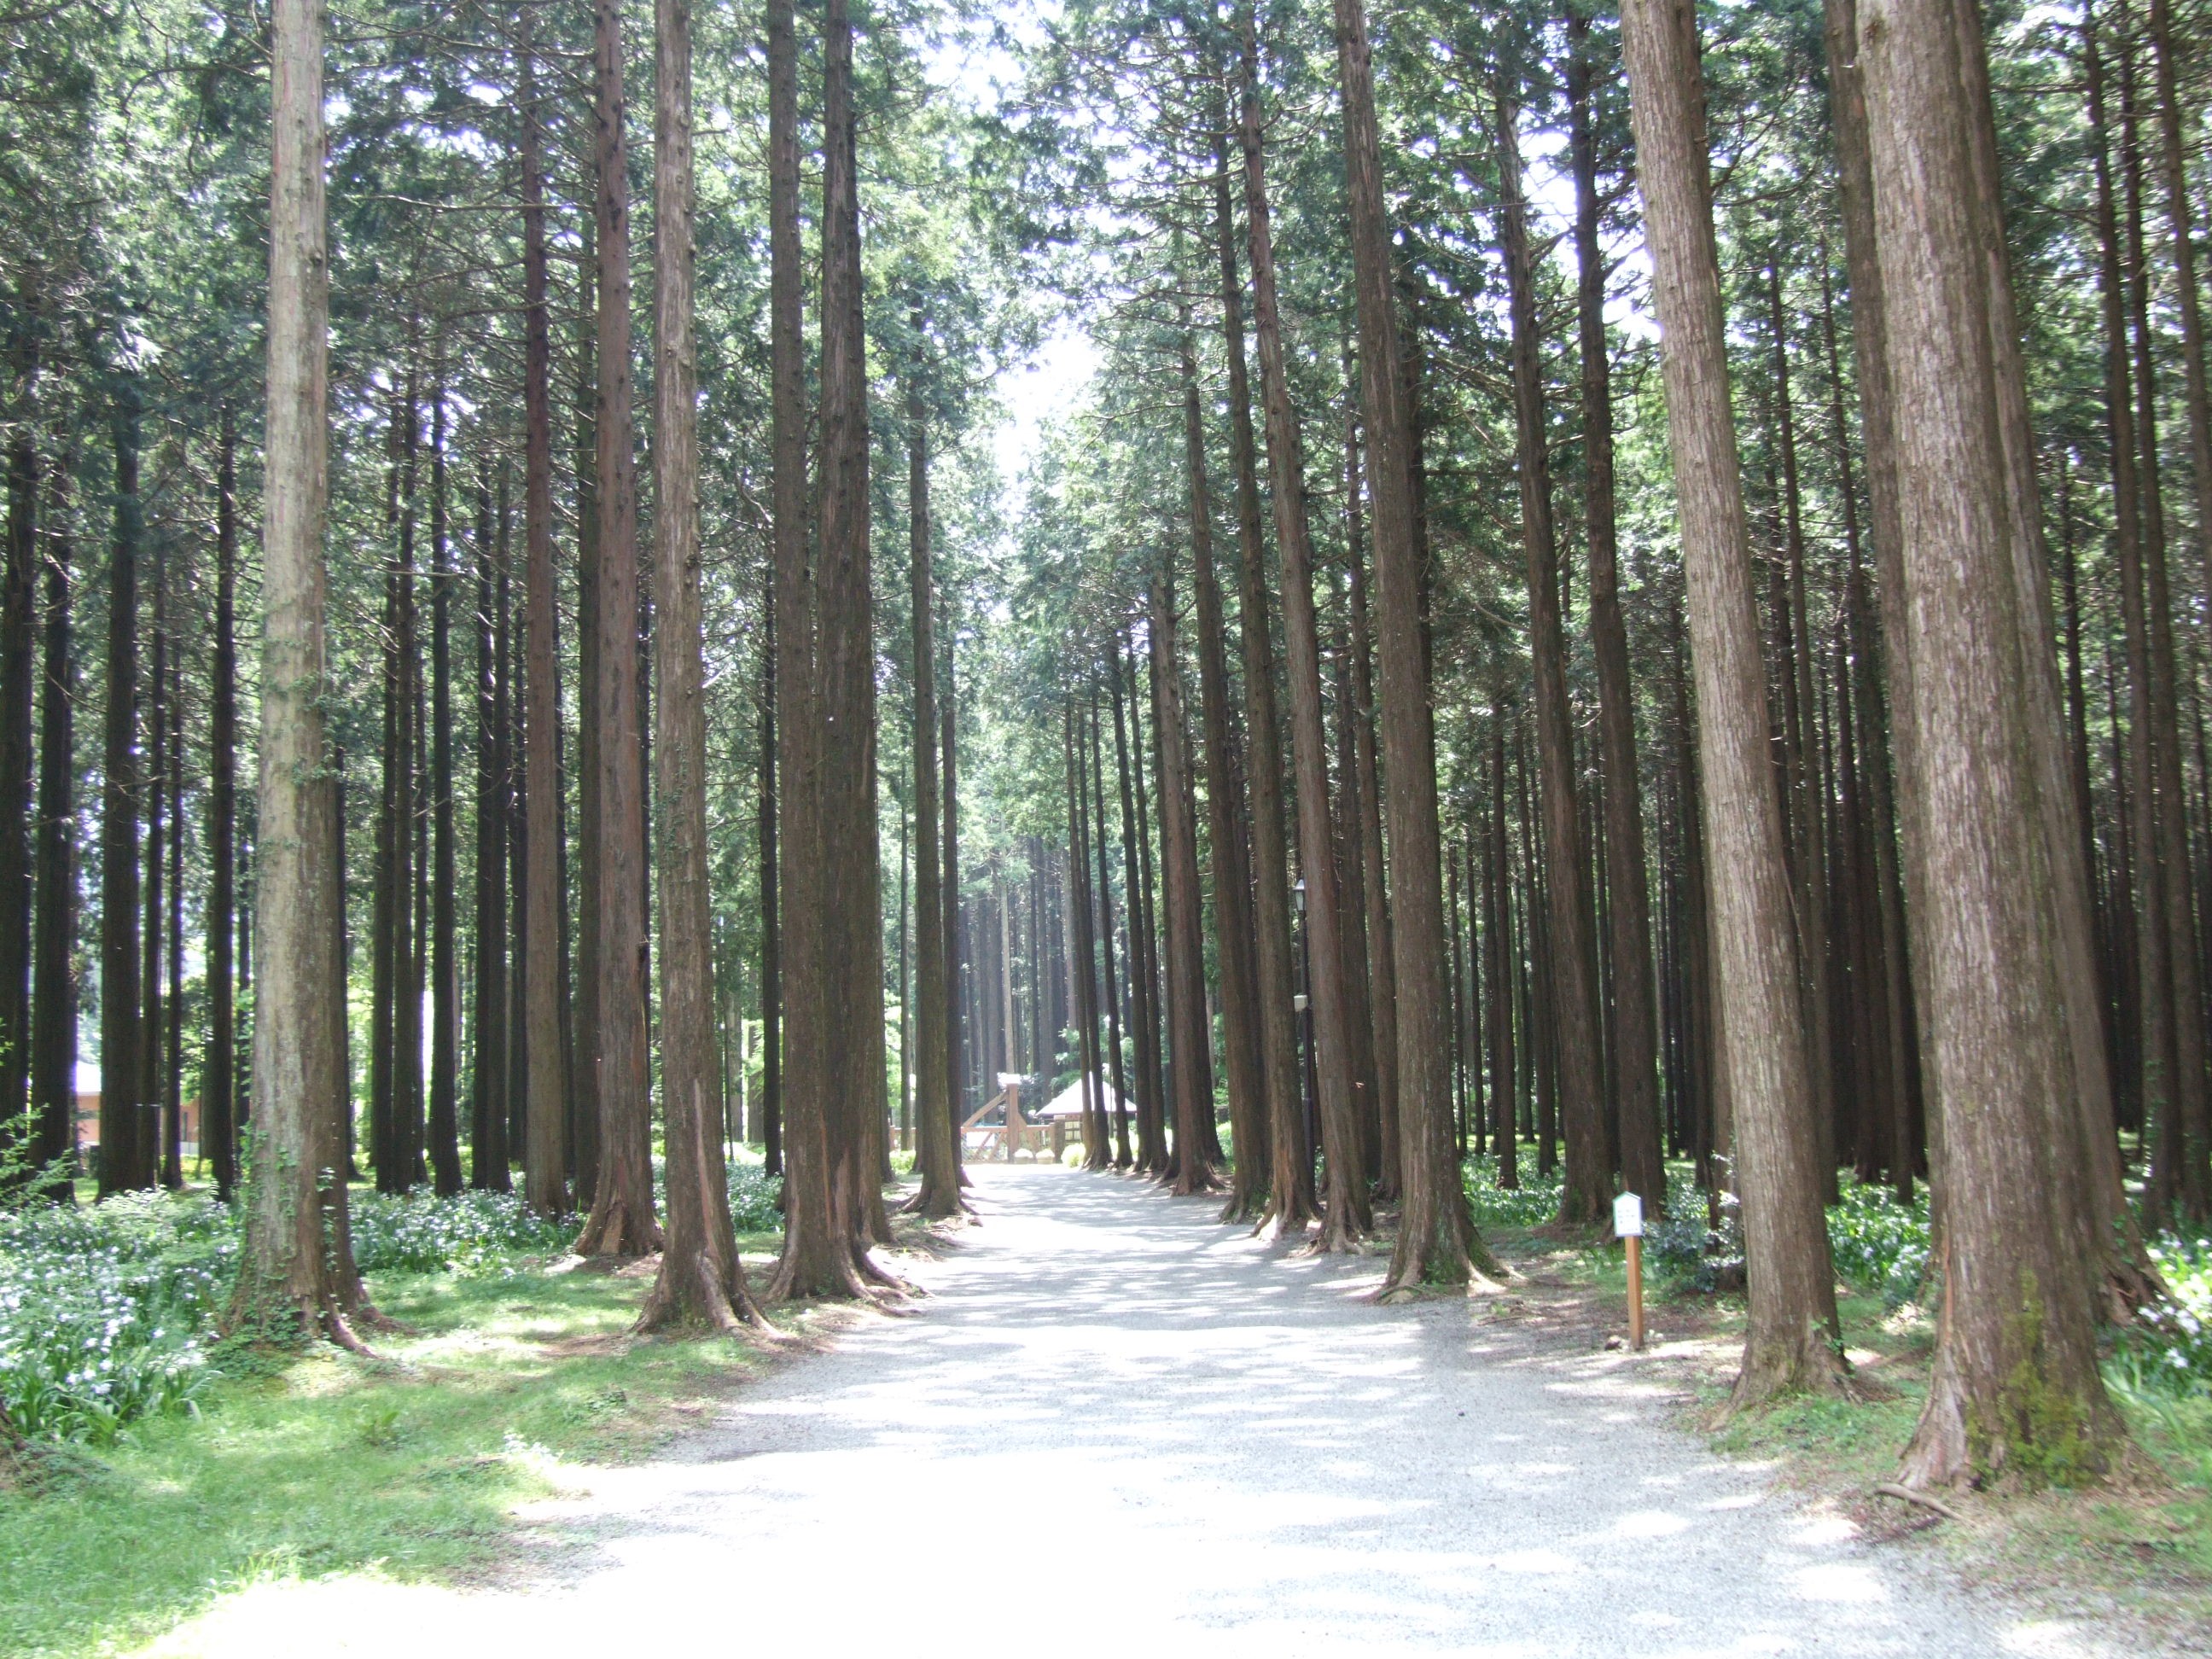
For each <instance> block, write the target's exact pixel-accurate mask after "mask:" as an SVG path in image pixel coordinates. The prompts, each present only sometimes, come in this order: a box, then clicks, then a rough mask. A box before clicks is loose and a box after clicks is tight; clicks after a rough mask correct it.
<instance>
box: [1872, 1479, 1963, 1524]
mask: <svg viewBox="0 0 2212 1659" xmlns="http://www.w3.org/2000/svg"><path fill="white" fill-rule="evenodd" d="M1874 1495H1875V1497H1877V1498H1895V1499H1897V1501H1898V1502H1899V1503H1900V1504H1918V1505H1919V1506H1920V1507H1921V1508H1922V1509H1923V1510H1934V1511H1935V1512H1936V1514H1938V1515H1940V1516H1942V1517H1943V1518H1944V1519H1945V1520H1946V1521H1956V1520H1958V1519H1960V1515H1959V1511H1958V1510H1954V1509H1953V1508H1952V1507H1951V1506H1950V1505H1949V1504H1946V1503H1945V1502H1943V1500H1942V1498H1936V1497H1932V1496H1930V1495H1929V1493H1927V1492H1916V1491H1915V1490H1913V1488H1911V1486H1899V1485H1898V1483H1897V1482H1896V1481H1894V1480H1885V1481H1883V1482H1882V1483H1881V1485H1880V1486H1876V1487H1875V1489H1874Z"/></svg>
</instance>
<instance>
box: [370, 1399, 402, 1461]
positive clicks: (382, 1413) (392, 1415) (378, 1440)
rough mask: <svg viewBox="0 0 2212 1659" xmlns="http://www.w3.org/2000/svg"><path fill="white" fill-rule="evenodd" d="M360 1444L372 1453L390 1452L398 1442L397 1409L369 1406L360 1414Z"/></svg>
mask: <svg viewBox="0 0 2212 1659" xmlns="http://www.w3.org/2000/svg"><path fill="white" fill-rule="evenodd" d="M360 1427H361V1443H362V1445H364V1446H367V1447H368V1449H370V1450H372V1451H392V1450H394V1449H397V1447H398V1444H399V1440H400V1431H399V1407H397V1406H371V1407H369V1408H368V1410H367V1411H364V1412H363V1413H362V1414H361V1425H360Z"/></svg>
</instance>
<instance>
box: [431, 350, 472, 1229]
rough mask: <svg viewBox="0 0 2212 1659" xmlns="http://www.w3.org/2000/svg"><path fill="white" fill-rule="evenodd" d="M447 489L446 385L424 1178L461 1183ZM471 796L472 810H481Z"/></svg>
mask: <svg viewBox="0 0 2212 1659" xmlns="http://www.w3.org/2000/svg"><path fill="white" fill-rule="evenodd" d="M446 509H447V497H446V388H445V384H444V376H443V374H441V375H440V377H439V380H438V382H437V383H436V385H435V387H434V390H433V392H432V398H431V404H430V1178H431V1182H432V1183H433V1185H434V1186H435V1188H436V1190H437V1192H438V1194H439V1195H440V1196H441V1197H449V1196H451V1195H452V1194H455V1193H458V1192H459V1191H460V1190H461V1125H460V1071H461V963H460V941H459V936H458V933H457V931H456V927H455V917H454V909H453V888H454V885H455V883H456V881H457V880H458V877H457V875H456V873H455V866H456V863H457V860H458V855H457V854H456V853H455V851H454V846H453V834H454V831H453V586H454V584H455V583H456V582H457V581H458V580H459V570H458V569H457V568H455V566H454V564H453V548H452V538H451V536H450V534H449V531H448V515H447V510H446ZM477 811H479V812H481V811H483V804H482V803H481V802H479V803H478V804H477Z"/></svg>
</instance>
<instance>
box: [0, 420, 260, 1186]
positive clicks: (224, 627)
mask: <svg viewBox="0 0 2212 1659" xmlns="http://www.w3.org/2000/svg"><path fill="white" fill-rule="evenodd" d="M224 414H225V417H226V418H225V423H224V425H223V427H222V430H223V432H224V434H225V435H226V436H227V435H228V434H229V431H230V427H229V425H228V418H227V417H228V409H227V408H226V410H225V411H224ZM228 453H229V450H228V446H226V447H225V449H224V451H223V454H224V456H225V458H227V457H228ZM69 471H70V469H69V466H68V465H67V463H66V461H64V463H62V464H60V465H56V466H55V467H54V468H53V469H52V473H51V475H50V476H51V478H52V485H51V489H50V492H49V495H48V500H49V501H50V502H51V504H52V508H53V511H52V514H51V518H52V526H53V528H52V532H51V533H50V534H49V535H48V536H47V538H46V627H45V634H46V638H45V644H44V648H45V659H44V661H43V662H42V663H41V665H40V694H39V823H38V852H37V878H36V879H37V884H38V892H37V902H38V918H37V922H36V929H37V931H36V933H35V934H34V935H33V939H32V946H31V949H32V964H31V969H32V978H31V1106H32V1110H33V1112H34V1113H35V1114H36V1116H37V1120H38V1122H37V1128H36V1132H35V1133H36V1143H35V1146H34V1148H33V1157H34V1158H36V1159H37V1160H38V1163H39V1164H40V1166H41V1167H45V1166H46V1165H50V1164H52V1163H53V1162H54V1161H55V1160H56V1159H57V1158H73V1157H74V1154H75V1153H76V1045H77V987H76V971H75V963H74V960H73V959H74V957H75V955H76V934H77V871H76V662H75V660H74V658H73V654H72V649H71V644H70V598H71V592H70V590H71V586H72V583H71V579H70V555H71V538H70V532H69V522H70V520H69V513H68V495H67V493H66V492H67V489H68V487H69ZM217 477H218V485H219V493H218V495H217V502H218V507H217V519H216V526H217V556H218V561H219V562H218V577H219V578H220V575H221V574H222V572H223V571H225V570H227V569H229V568H234V556H235V553H236V546H237V533H238V532H237V514H236V513H235V512H229V513H225V512H224V511H223V504H224V503H227V502H228V501H229V499H230V496H229V492H228V489H222V486H225V485H228V484H229V483H230V482H231V474H230V471H229V470H228V467H223V468H222V469H221V470H220V471H218V474H217ZM224 526H228V531H229V540H228V547H229V550H230V551H231V553H232V555H233V564H231V565H226V564H223V563H222V562H220V561H221V558H222V550H223V548H224V546H225V543H224V541H223V538H222V531H223V528H224ZM230 597H231V595H230V590H228V588H227V587H225V586H224V585H223V584H222V581H221V580H218V582H217V586H216V648H215V666H214V673H215V683H216V720H217V721H218V722H219V721H220V720H221V717H222V712H223V711H224V709H225V708H226V703H225V701H224V697H223V690H224V688H225V686H226V684H229V683H234V681H235V678H236V672H235V665H236V647H235V645H234V640H235V637H236V634H235V629H234V628H233V627H231V626H230V625H229V624H230V621H231V612H230V611H229V610H228V609H227V608H226V602H227V601H228V599H230ZM226 669H228V670H229V671H230V673H229V680H228V682H227V681H226V678H225V671H226ZM216 735H217V736H218V738H220V736H221V735H222V727H221V726H220V725H219V724H218V725H217V726H216ZM215 757H216V761H215V766H214V778H213V781H212V787H211V789H210V794H211V796H213V797H214V798H215V799H217V800H220V801H222V802H224V803H226V804H227V803H228V799H229V795H228V788H227V785H228V782H229V780H230V778H231V777H234V775H235V766H234V764H233V766H232V768H231V769H229V770H228V773H227V772H226V769H225V768H224V767H223V765H222V762H223V760H224V759H225V758H226V757H231V758H232V759H233V762H234V750H225V749H224V748H222V746H221V744H220V743H218V745H217V747H216V750H215ZM212 856H214V857H216V859H217V860H218V869H217V872H216V875H215V878H214V882H213V888H214V891H213V893H212V895H211V896H210V901H209V904H210V911H211V912H212V913H213V914H214V915H216V916H219V917H220V918H221V919H222V925H223V926H224V927H226V928H228V927H229V926H230V915H229V909H230V905H229V895H230V892H231V878H232V871H231V868H230V866H229V862H228V860H229V859H230V858H231V857H232V856H233V854H232V852H231V848H230V844H229V842H228V837H227V836H226V838H225V840H224V841H223V842H222V851H221V852H220V853H219V854H212ZM210 925H211V926H212V923H211V924H210ZM212 943H213V941H212V940H210V945H212ZM229 946H230V939H229V936H228V933H226V934H225V936H224V938H223V940H222V954H221V956H220V957H217V956H216V955H215V954H214V952H213V951H210V956H209V965H208V977H209V994H210V1027H209V1029H210V1032H212V1033H213V1034H214V1036H213V1038H212V1040H211V1043H210V1051H209V1052H210V1061H211V1062H215V1063H220V1064H221V1065H222V1067H223V1068H224V1069H223V1074H222V1085H223V1093H222V1096H221V1097H219V1098H218V1097H216V1096H215V1094H214V1093H213V1086H214V1085H213V1084H212V1083H210V1085H207V1093H206V1102H207V1103H206V1105H205V1107H204V1112H205V1113H206V1120H205V1121H207V1122H209V1123H211V1124H212V1125H213V1126H214V1127H216V1129H219V1130H224V1131H229V1132H230V1133H229V1134H228V1139H222V1140H218V1141H217V1142H216V1159H217V1162H216V1178H217V1181H218V1182H219V1183H220V1182H222V1181H223V1180H224V1177H225V1176H228V1181H229V1183H230V1184H228V1185H222V1186H220V1188H219V1190H220V1192H221V1194H222V1196H223V1197H224V1199H225V1200H228V1198H229V1197H230V1196H231V1195H232V1193H233V1191H234V1188H235V1184H236V1180H237V1168H238V1165H237V1158H236V1136H235V1133H234V1131H232V1130H231V1124H232V1119H233V1116H234V1114H233V1112H232V1110H231V1106H232V1101H233V1098H234V1097H233V1093H232V1091H233V1090H234V1087H235V1085H234V1083H233V1082H232V1080H231V1076H230V1059H231V1054H232V1052H233V1050H232V1047H231V1045H232V1044H233V1043H234V1042H235V1041H236V1038H235V1036H234V1033H233V1030H232V1025H233V1015H232V1010H231V1006H230V1002H229V990H230V948H229ZM218 1007H219V1008H220V1009H221V1011H222V1018H215V1013H214V1011H215V1010H216V1009H217V1008H218ZM218 1051H219V1053H218ZM201 1133H202V1134H203V1135H205V1134H207V1133H209V1131H208V1129H207V1128H203V1129H202V1131H201ZM226 1153H228V1163H225V1162H224V1161H223V1159H224V1156H225V1154H226ZM75 1194H76V1188H75V1187H74V1185H73V1184H72V1183H71V1182H70V1179H69V1178H68V1176H67V1175H66V1174H64V1176H62V1177H60V1178H58V1179H57V1181H56V1182H55V1183H54V1185H53V1187H52V1196H53V1197H55V1198H56V1199H61V1200H74V1198H75Z"/></svg>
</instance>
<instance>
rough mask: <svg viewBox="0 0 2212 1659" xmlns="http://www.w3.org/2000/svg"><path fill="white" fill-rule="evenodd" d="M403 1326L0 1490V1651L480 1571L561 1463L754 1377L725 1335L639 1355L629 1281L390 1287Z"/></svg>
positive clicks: (408, 1277) (605, 1457) (62, 1645)
mask: <svg viewBox="0 0 2212 1659" xmlns="http://www.w3.org/2000/svg"><path fill="white" fill-rule="evenodd" d="M370 1288H371V1291H372V1292H373V1294H374V1297H375V1299H376V1301H377V1303H378V1305H379V1306H380V1308H381V1309H382V1310H384V1311H385V1312H386V1313H388V1314H390V1315H392V1316H393V1317H395V1318H397V1319H398V1320H399V1321H400V1322H402V1323H403V1324H404V1325H405V1326H406V1327H407V1328H408V1333H409V1334H390V1335H381V1336H380V1337H379V1338H378V1340H377V1357H376V1358H374V1359H368V1360H364V1359H362V1358H356V1357H355V1356H351V1355H347V1354H341V1353H338V1352H335V1351H329V1350H325V1351H321V1352H316V1353H314V1354H312V1355H308V1356H306V1357H303V1358H300V1359H298V1360H297V1361H295V1362H294V1363H292V1364H288V1365H283V1366H279V1367H265V1366H264V1367H263V1368H261V1370H260V1374H258V1375H252V1376H223V1377H221V1378H219V1379H217V1380H216V1381H215V1382H214V1383H212V1384H211V1385H210V1387H209V1389H207V1391H206V1393H205V1395H204V1397H203V1399H202V1401H201V1407H200V1408H201V1411H202V1413H203V1415H202V1417H201V1418H199V1419H191V1418H186V1417H169V1418H154V1419H145V1420H143V1421H142V1422H141V1423H139V1424H137V1425H133V1426H132V1427H131V1430H130V1431H128V1433H127V1434H126V1436H125V1438H124V1440H123V1441H122V1443H119V1444H118V1445H117V1446H115V1447H114V1448H112V1449H107V1450H105V1451H101V1452H97V1453H94V1452H89V1451H84V1450H81V1449H71V1451H70V1454H69V1456H70V1459H72V1460H73V1467H72V1468H69V1469H65V1470H58V1471H56V1472H54V1473H52V1474H51V1475H50V1476H49V1477H47V1478H45V1479H42V1480H34V1481H19V1482H18V1483H17V1484H16V1486H15V1488H14V1489H13V1490H9V1491H5V1492H0V1560H4V1561H5V1562H6V1563H7V1564H8V1567H7V1571H6V1572H5V1573H4V1574H0V1653H7V1654H9V1655H23V1656H40V1659H46V1656H76V1655H81V1654H92V1653H96V1652H100V1651H105V1650H112V1649H113V1648H114V1647H116V1646H118V1645H122V1644H127V1643H129V1642H131V1641H132V1640H134V1639H138V1638H144V1637H147V1636H150V1635H152V1634H153V1633H155V1632H158V1631H159V1630H161V1628H163V1627H165V1626H168V1625H170V1624H173V1623H174V1622H175V1621H176V1620H178V1619H179V1618H181V1617H183V1616H185V1614H187V1613H191V1611H193V1610H194V1609H195V1608H197V1607H199V1606H201V1605H204V1603H205V1602H207V1601H210V1600H211V1599H212V1598H213V1597H214V1596H216V1595H217V1594H219V1593H220V1592H221V1591H222V1589H224V1588H226V1587H227V1586H232V1585H235V1584H237V1583H244V1582H250V1581H252V1580H256V1579H262V1578H266V1577H270V1576H272V1575H273V1576H276V1577H296V1576H317V1575H321V1574H326V1573H332V1572H339V1571H356V1570H362V1569H365V1568H368V1567H371V1566H374V1567H375V1568H376V1569H377V1570H378V1571H380V1572H382V1573H384V1574H386V1575H387V1576H391V1577H401V1578H408V1577H423V1576H429V1575H442V1574H451V1573H455V1572H463V1571H467V1570H468V1569H470V1568H471V1567H473V1566H477V1565H482V1564H483V1563H485V1562H487V1561H489V1560H490V1559H493V1558H494V1557H495V1555H496V1554H497V1553H498V1552H499V1550H500V1549H501V1547H502V1541H503V1540H504V1539H505V1538H506V1537H507V1534H508V1533H509V1531H510V1528H511V1526H512V1515H513V1510H514V1508H515V1506H516V1505H517V1504H523V1503H526V1502H528V1501H530V1500H532V1499H533V1498H543V1497H545V1496H548V1495H550V1493H552V1492H554V1491H556V1489H557V1487H558V1485H559V1476H560V1470H561V1469H562V1467H564V1466H577V1465H583V1464H589V1463H605V1462H622V1461H627V1460H630V1459H635V1458H637V1457H639V1456H642V1455H647V1454H648V1453H650V1452H651V1451H652V1450H653V1449H654V1448H656V1447H657V1446H659V1445H660V1444H662V1443H664V1442H665V1440H666V1439H667V1438H668V1437H669V1435H670V1434H671V1432H672V1431H673V1430H674V1429H675V1427H677V1426H678V1425H679V1424H680V1423H681V1422H682V1420H683V1419H684V1415H685V1413H684V1410H683V1409H682V1408H684V1407H692V1408H693V1409H694V1411H695V1412H696V1408H697V1407H698V1405H699V1404H700V1403H701V1402H703V1401H709V1400H711V1399H713V1398H714V1397H715V1396H717V1395H720V1394H722V1393H724V1392H726V1390H727V1389H728V1388H729V1387H730V1386H731V1385H732V1383H734V1382H736V1381H738V1380H739V1379H741V1378H743V1377H744V1376H747V1375H750V1374H751V1373H752V1372H753V1371H755V1370H757V1368H758V1366H759V1364H760V1363H761V1361H760V1358H759V1355H758V1352H757V1350H755V1349H753V1348H752V1347H750V1346H749V1345H747V1344H745V1343H744V1342H741V1341H738V1340H634V1339H630V1338H629V1337H628V1336H627V1335H626V1334H625V1333H626V1332H627V1330H628V1328H629V1325H630V1323H631V1322H632V1321H633V1320H634V1319H635V1316H636V1310H637V1304H638V1302H639V1299H640V1297H641V1296H642V1294H643V1292H644V1291H645V1288H646V1285H645V1282H644V1281H642V1280H641V1279H635V1278H627V1279H621V1278H614V1277H611V1276H608V1275H605V1274H600V1273H567V1274H561V1275H546V1274H543V1273H532V1272H525V1273H515V1274H513V1275H510V1276H507V1277H498V1278H462V1277H458V1276H455V1275H452V1274H447V1273H419V1274H418V1273H410V1274H398V1273H394V1274H386V1275H380V1276H379V1277H377V1278H375V1279H373V1280H372V1282H371V1285H370Z"/></svg>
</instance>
